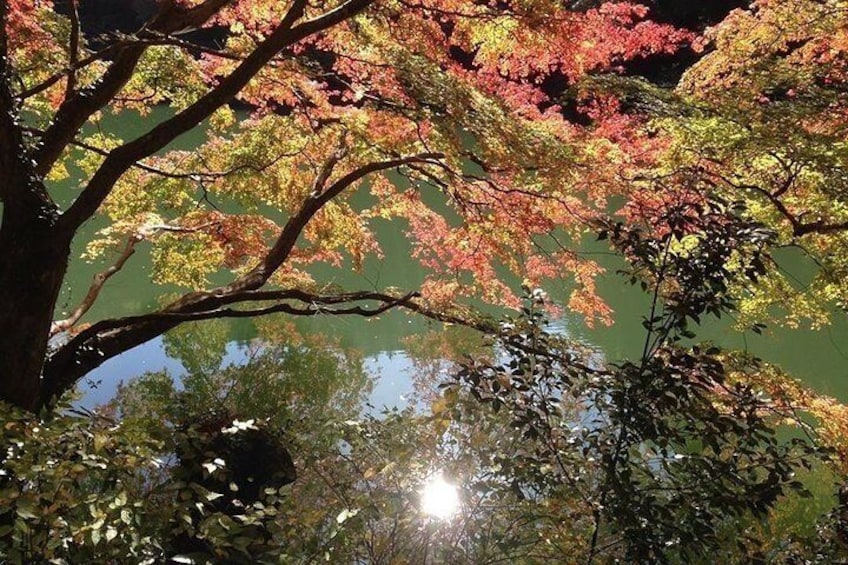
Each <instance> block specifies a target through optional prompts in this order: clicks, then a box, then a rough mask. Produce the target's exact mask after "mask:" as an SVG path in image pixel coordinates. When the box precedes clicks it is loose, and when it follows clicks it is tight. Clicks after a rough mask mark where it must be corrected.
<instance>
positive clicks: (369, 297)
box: [42, 291, 418, 403]
mask: <svg viewBox="0 0 848 565" xmlns="http://www.w3.org/2000/svg"><path fill="white" fill-rule="evenodd" d="M287 294H289V296H287ZM278 296H279V297H280V298H281V299H282V298H288V299H289V300H294V301H296V302H300V303H303V304H305V306H296V305H294V304H291V303H287V302H282V301H280V302H278V303H277V304H273V305H270V306H265V307H260V308H252V309H243V310H242V309H234V308H227V307H218V308H214V309H211V310H201V311H194V312H167V311H160V312H155V313H152V314H147V315H142V316H133V317H127V318H120V319H115V320H104V321H102V322H98V323H96V324H94V325H92V326H90V327H88V328H86V329H85V330H83V331H81V332H80V333H79V334H77V335H76V336H75V337H74V338H72V339H71V341H70V342H68V343H67V344H66V345H65V346H63V347H62V348H60V349H59V350H58V351H56V352H55V353H54V354H53V355H52V356H51V357H50V358H49V359H48V361H47V364H46V366H45V370H44V378H43V388H42V402H43V403H48V402H50V401H51V400H52V399H56V398H58V397H59V396H61V395H62V394H63V393H64V392H65V391H67V390H68V389H70V388H72V387H73V386H74V384H76V382H77V380H78V379H80V378H81V377H82V376H83V375H85V374H86V373H88V372H89V371H91V370H92V369H94V368H95V367H97V366H99V365H100V364H102V363H103V362H104V361H106V360H107V359H110V358H112V357H114V356H116V355H118V354H120V353H123V352H124V351H127V350H128V349H130V348H132V347H134V346H136V345H139V344H141V343H144V342H146V341H149V340H150V339H153V338H154V337H157V336H159V335H161V334H163V333H165V332H166V331H167V330H169V329H171V328H174V327H176V326H178V325H180V324H182V323H184V322H189V321H198V320H209V319H214V318H243V317H254V316H261V315H267V314H273V313H288V314H291V315H298V316H315V315H319V314H331V315H357V316H366V317H370V316H376V315H379V314H381V313H383V312H386V311H387V310H389V309H391V308H395V307H398V306H407V305H409V304H411V303H412V300H413V298H415V297H416V296H418V295H417V293H414V292H413V293H408V294H405V295H402V296H394V295H390V294H383V293H377V292H361V293H349V294H343V295H332V296H321V295H309V294H306V293H302V292H300V291H291V292H290V293H289V292H288V291H280V292H279V293H278ZM361 301H376V302H378V303H379V304H378V305H376V306H374V307H371V308H369V307H364V306H361V305H353V306H348V307H335V308H333V307H329V306H327V305H329V304H352V303H355V302H361ZM239 302H240V301H239Z"/></svg>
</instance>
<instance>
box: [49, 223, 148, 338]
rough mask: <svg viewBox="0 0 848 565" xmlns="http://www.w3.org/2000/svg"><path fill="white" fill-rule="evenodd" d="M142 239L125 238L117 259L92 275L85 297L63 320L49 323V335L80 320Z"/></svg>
mask: <svg viewBox="0 0 848 565" xmlns="http://www.w3.org/2000/svg"><path fill="white" fill-rule="evenodd" d="M142 239H144V238H143V237H142V236H141V235H132V236H130V237H129V238H128V239H127V244H126V246H125V247H124V250H123V251H122V252H121V255H120V256H119V257H118V260H117V261H115V263H114V264H112V265H111V266H110V267H109V268H108V269H106V270H105V271H102V272H100V273H97V274H96V275H94V280H92V282H91V286H90V287H88V292H87V293H86V294H85V298H83V299H82V302H80V304H79V305H78V306H77V307H76V308H74V311H73V312H71V315H70V316H68V317H67V318H65V319H64V320H58V321H56V322H53V323H52V324H51V325H50V334H49V337H53V336H55V335H57V334H59V333H61V332H64V331H67V330H69V329H70V328H72V327H74V325H75V324H76V323H77V322H79V321H80V318H82V317H83V316H84V315H85V314H86V312H88V311H89V310H90V309H91V307H92V306H93V305H94V303H95V302H96V301H97V298H98V297H99V296H100V291H101V290H103V286H104V285H105V284H106V281H108V280H109V279H110V278H112V276H114V275H115V274H116V273H118V271H120V270H121V269H122V268H123V267H124V264H126V262H127V260H129V258H130V257H132V255H133V253H135V246H136V244H137V243H138V242H139V241H141V240H142Z"/></svg>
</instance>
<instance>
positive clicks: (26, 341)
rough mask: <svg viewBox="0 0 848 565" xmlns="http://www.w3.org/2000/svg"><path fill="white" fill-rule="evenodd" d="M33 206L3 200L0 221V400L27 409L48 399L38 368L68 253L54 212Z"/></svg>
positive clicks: (68, 250)
mask: <svg viewBox="0 0 848 565" xmlns="http://www.w3.org/2000/svg"><path fill="white" fill-rule="evenodd" d="M22 208H23V209H22ZM39 208H40V209H38V211H36V212H32V211H31V210H32V208H30V207H19V206H16V205H15V203H7V204H6V206H5V207H4V209H3V220H2V225H0V328H2V331H3V335H2V337H0V399H2V400H5V401H6V402H9V403H11V404H14V405H16V406H19V407H21V408H25V409H27V410H33V411H35V410H38V409H40V408H41V407H42V406H43V405H44V403H45V402H47V401H48V400H49V399H47V398H43V396H44V395H43V393H42V381H41V371H42V367H43V365H44V359H45V354H46V352H47V341H48V333H49V331H50V323H51V321H52V320H53V311H54V308H55V305H56V300H57V298H58V296H59V293H60V291H61V289H62V280H63V279H64V276H65V271H66V270H67V266H68V258H69V255H70V238H67V237H62V236H61V235H60V234H59V233H58V232H57V230H56V229H55V225H56V219H57V215H56V212H55V211H54V210H53V209H51V208H50V207H48V206H43V207H39Z"/></svg>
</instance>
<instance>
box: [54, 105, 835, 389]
mask: <svg viewBox="0 0 848 565" xmlns="http://www.w3.org/2000/svg"><path fill="white" fill-rule="evenodd" d="M164 112H165V110H162V113H161V114H160V115H159V116H160V117H161V116H163V115H165V114H164ZM156 117H157V113H154V115H153V117H152V119H156ZM104 121H105V122H106V123H105V125H104V127H106V128H107V129H112V130H114V131H117V132H119V135H122V136H124V137H125V138H128V137H132V136H134V135H137V134H139V133H141V132H143V131H144V130H146V129H147V128H149V127H150V121H149V120H142V119H139V118H137V117H135V116H133V117H131V118H128V117H127V116H126V114H124V115H122V116H121V117H120V119H119V118H118V117H114V116H113V117H107V118H106V119H105V120H104ZM202 135H203V133H202V132H201V131H194V132H192V133H191V134H190V135H187V136H184V137H183V138H181V139H180V142H179V144H178V145H177V147H179V148H183V149H190V148H191V147H193V146H196V145H197V144H198V143H199V141H200V136H202ZM60 190H61V194H60V195H58V198H59V200H60V202H65V203H66V202H68V201H70V199H71V198H73V194H74V192H75V188H74V186H73V183H72V182H68V183H65V184H64V185H63V186H62V187H60ZM362 198H365V197H364V196H363V197H362ZM362 202H363V203H364V202H365V200H363V201H362ZM381 222H382V223H381V224H380V225H378V226H377V228H376V231H377V233H378V238H379V241H380V242H381V244H382V246H383V250H384V254H385V257H384V259H383V260H377V259H375V258H371V259H370V260H368V261H366V263H365V266H364V268H363V270H362V272H361V273H356V272H353V271H352V270H349V269H335V268H331V267H329V266H319V267H317V268H316V269H314V274H315V275H316V280H319V281H322V282H335V283H337V284H339V285H340V286H342V287H343V288H345V289H347V290H363V289H374V288H384V287H387V286H394V287H397V288H400V289H403V290H414V289H415V288H417V287H418V285H419V284H420V283H421V281H422V280H423V278H424V271H423V269H422V268H421V267H420V266H419V265H418V264H417V263H415V262H414V261H413V260H412V259H411V258H410V246H409V244H408V242H407V241H406V238H405V236H404V232H403V226H400V225H397V224H390V223H388V222H386V221H381ZM105 225H106V223H105V222H104V220H102V219H96V220H92V221H91V222H89V224H87V225H86V226H85V227H84V230H83V231H82V233H81V234H80V237H78V238H77V241H75V249H74V257H77V258H78V257H79V256H80V254H81V253H82V251H83V249H84V245H85V242H86V241H87V240H88V239H89V238H90V237H91V236H92V235H93V234H94V233H95V232H96V231H97V230H99V229H101V228H102V227H104V226H105ZM583 247H584V249H583V251H585V252H586V253H588V254H595V255H594V256H593V258H595V259H596V260H598V261H599V262H600V263H601V264H602V265H604V266H605V267H607V269H608V272H607V274H606V275H604V276H603V277H602V279H601V281H600V283H599V289H600V293H601V295H602V296H603V297H604V298H605V299H606V300H607V302H608V303H609V304H610V306H611V307H612V308H613V309H614V310H615V313H616V314H615V320H616V323H615V324H614V325H613V326H611V327H598V328H594V329H589V328H587V327H586V326H585V325H584V324H583V323H582V321H581V320H580V319H579V318H574V317H570V316H568V314H566V315H565V316H564V317H563V318H561V319H559V320H557V321H556V322H555V323H554V324H553V326H554V329H555V330H556V331H560V332H564V333H565V334H567V335H568V336H570V337H571V338H573V339H575V340H578V341H580V342H582V343H584V344H586V345H588V346H589V347H591V348H593V349H595V350H597V351H598V352H599V353H601V354H602V355H604V356H605V357H606V358H607V359H610V360H618V359H622V358H624V357H628V356H629V357H635V356H637V355H638V354H639V353H640V351H641V347H642V344H643V340H644V330H643V329H642V327H641V319H642V316H643V315H645V314H646V313H647V311H648V309H649V299H648V296H647V295H645V294H644V293H642V292H641V291H640V290H639V289H638V287H632V286H629V285H626V284H625V281H624V279H623V278H622V277H620V276H618V275H616V274H615V272H614V271H615V269H617V268H619V267H620V266H621V265H622V263H621V260H620V258H617V257H614V256H611V255H609V254H608V253H605V252H604V250H605V248H604V247H603V246H601V245H600V244H597V243H594V242H587V243H586V244H585V245H584V246H583ZM146 250H147V246H146V245H145V244H142V245H140V246H139V252H138V253H136V255H135V256H134V257H133V258H132V259H131V260H130V261H129V262H128V263H127V265H126V266H125V267H124V269H123V270H122V271H121V272H119V273H118V274H116V275H115V276H114V277H112V278H111V279H110V280H109V281H108V283H107V285H106V287H105V288H104V290H103V293H102V295H101V297H100V299H99V300H98V302H97V303H96V304H95V306H94V307H93V308H92V309H91V311H90V312H89V313H88V314H87V315H86V317H85V318H84V319H83V321H84V322H86V321H88V322H90V321H95V320H98V319H101V318H103V317H114V316H122V315H131V314H139V313H143V312H146V311H149V310H150V309H152V308H154V307H155V306H156V305H157V300H158V299H159V297H161V296H162V295H163V294H168V293H177V292H181V289H177V288H174V287H167V286H155V285H153V284H152V283H151V282H150V272H151V263H150V259H149V256H148V254H147V252H146ZM778 260H779V262H780V264H781V267H782V268H783V269H784V270H785V271H786V272H788V273H789V274H790V275H791V276H792V277H793V278H795V279H796V280H799V281H803V280H805V279H808V278H809V276H810V274H811V272H812V271H811V270H812V266H811V265H809V264H807V262H806V261H805V260H804V258H803V257H801V256H800V254H793V253H783V254H781V255H780V256H779V257H778ZM109 261H110V258H109V257H106V258H105V259H104V260H101V261H98V262H95V263H87V262H84V261H82V260H79V259H77V260H75V261H74V262H73V263H72V265H71V268H70V271H69V273H68V278H67V283H68V284H67V288H66V289H65V292H64V294H63V296H62V297H61V298H60V301H59V304H58V305H57V310H59V312H60V313H61V312H62V311H65V310H68V309H70V308H73V307H74V306H75V305H76V304H77V303H78V302H79V301H80V300H81V298H82V297H83V296H84V294H85V292H86V290H87V288H88V286H89V284H90V282H91V279H92V277H93V276H94V274H95V273H97V272H99V271H101V270H103V269H104V268H105V266H106V265H107V264H109ZM225 280H227V279H226V276H225V275H224V274H222V278H221V279H220V280H219V281H217V282H224V281H225ZM546 290H548V291H549V292H550V293H551V296H552V297H554V298H555V299H556V298H558V297H564V296H565V295H566V293H567V288H566V287H565V285H564V284H563V283H560V284H559V285H554V286H553V287H551V288H548V289H546ZM59 315H61V314H59ZM277 320H279V321H280V323H282V322H283V320H284V319H282V318H277ZM296 325H297V328H298V330H299V331H300V332H301V333H304V334H309V333H321V334H323V335H325V336H328V337H329V338H330V339H332V340H334V341H337V342H338V344H339V345H340V346H341V347H344V348H354V349H356V350H358V351H360V352H361V353H362V355H363V356H364V360H365V364H366V367H367V368H368V371H369V372H370V373H371V374H372V375H373V376H374V377H375V382H376V385H375V389H374V391H373V393H372V397H371V399H372V403H374V404H375V405H378V406H379V405H381V404H386V405H390V406H392V405H403V404H404V403H405V402H406V399H407V398H408V395H409V393H410V392H411V389H412V380H411V375H412V372H413V371H414V370H415V368H414V364H413V360H412V359H411V358H410V355H408V348H407V343H408V341H407V339H408V338H411V337H412V336H417V335H421V334H422V333H424V332H426V331H428V330H429V329H431V328H434V327H436V326H437V324H433V323H431V322H428V321H426V320H424V319H422V318H420V317H415V316H410V315H407V314H405V313H401V312H389V313H387V314H385V315H383V316H380V317H379V318H378V319H374V320H364V319H362V318H358V317H350V318H344V317H322V318H318V319H316V318H311V319H299V320H297V321H296ZM203 333H204V332H202V331H199V330H198V334H197V335H198V338H201V336H202V334H203ZM256 336H257V332H256V328H255V326H254V324H253V323H251V322H250V321H244V320H242V321H237V322H227V326H226V331H225V335H223V336H221V337H220V338H219V341H220V343H216V344H214V347H217V348H218V350H219V351H218V353H219V355H220V357H221V362H222V363H225V364H231V363H235V364H239V363H243V362H244V360H245V359H246V351H247V348H248V345H249V344H250V343H251V342H252V340H254V339H255V338H256ZM698 339H703V340H710V341H712V342H714V343H715V344H717V345H720V346H723V347H726V348H732V349H745V350H748V351H749V352H751V353H753V354H755V355H757V356H759V357H761V358H762V359H764V360H766V361H769V362H772V363H775V364H777V365H779V366H780V367H782V368H783V369H785V370H786V371H787V372H789V373H790V374H792V375H793V376H795V377H796V378H798V379H801V380H802V381H803V382H804V383H806V384H808V385H809V386H810V387H812V388H813V389H815V390H816V391H818V392H820V393H823V394H827V395H830V396H834V397H836V398H837V399H839V400H841V401H843V402H848V317H846V316H845V314H844V313H841V312H837V313H835V314H834V320H833V323H832V325H830V326H828V327H825V328H824V329H822V330H818V331H813V330H809V329H790V328H781V327H769V328H767V329H766V331H765V332H764V333H763V335H757V334H754V333H753V332H738V331H736V330H734V329H733V327H732V323H731V322H730V321H729V320H707V321H705V323H704V326H703V327H702V328H701V329H700V331H699V332H698ZM172 353H173V352H172ZM178 357H179V356H178V355H173V354H172V355H169V354H168V352H166V351H165V347H164V345H163V341H162V339H157V340H154V341H151V342H149V343H146V344H144V345H141V346H139V347H137V348H135V349H133V350H132V351H129V352H127V353H125V354H123V355H121V356H119V357H117V358H115V359H112V360H110V361H109V362H107V363H105V364H104V365H102V366H101V367H100V368H98V369H97V370H96V371H94V372H93V373H92V374H91V375H89V378H88V379H87V380H86V382H85V383H83V385H84V386H83V388H84V390H85V399H84V404H86V405H89V406H91V405H94V404H97V403H100V402H104V401H106V400H108V399H109V398H111V396H112V395H113V393H114V390H115V388H116V386H117V384H118V383H119V382H121V381H122V380H128V379H130V378H132V377H134V376H137V375H140V374H142V373H144V372H146V371H154V370H161V369H167V370H169V371H170V372H171V373H172V374H174V375H175V376H179V375H181V374H183V373H184V368H183V366H182V364H181V362H180V360H179V358H178Z"/></svg>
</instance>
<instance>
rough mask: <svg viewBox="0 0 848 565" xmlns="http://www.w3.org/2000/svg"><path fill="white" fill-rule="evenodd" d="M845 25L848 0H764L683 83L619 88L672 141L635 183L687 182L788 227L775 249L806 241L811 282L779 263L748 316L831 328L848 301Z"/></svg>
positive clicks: (727, 28)
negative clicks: (831, 319) (847, 279)
mask: <svg viewBox="0 0 848 565" xmlns="http://www.w3.org/2000/svg"><path fill="white" fill-rule="evenodd" d="M846 22H848V5H846V3H845V2H842V1H838V0H828V1H824V2H814V1H804V0H784V1H759V2H755V3H754V4H753V6H752V7H751V9H749V10H735V11H733V12H731V13H730V14H729V15H728V17H726V18H725V19H724V20H723V21H722V22H721V23H720V24H719V25H717V26H715V27H714V28H711V29H709V30H708V31H707V32H706V33H705V35H704V36H703V37H702V38H700V39H699V40H698V42H697V43H698V44H702V45H705V46H706V45H708V46H709V48H710V52H709V53H707V54H706V55H705V56H704V57H702V58H701V59H700V60H699V61H698V62H697V63H695V64H694V65H692V66H691V67H690V68H688V69H687V70H686V72H685V73H684V74H683V76H682V79H681V80H680V82H679V84H677V86H676V88H675V89H674V90H673V91H662V90H659V89H656V88H653V87H651V86H650V85H647V84H645V83H638V82H631V83H630V84H629V85H627V86H625V85H623V84H620V85H618V87H616V88H620V90H619V91H618V93H619V96H618V98H617V99H616V102H617V103H619V104H621V105H622V106H630V107H631V110H628V111H634V110H635V112H636V113H638V114H640V115H642V116H646V117H647V119H646V120H645V121H644V122H643V123H644V125H645V127H646V128H648V129H649V130H651V131H652V132H653V133H652V134H653V135H656V136H659V137H662V138H663V139H664V140H665V142H666V147H665V148H664V149H663V150H661V151H660V152H658V153H656V154H655V155H654V157H655V158H654V159H652V160H651V166H650V167H647V168H644V169H642V170H641V171H638V172H634V173H633V175H632V178H633V180H634V183H633V186H632V190H634V191H636V192H643V193H644V194H647V195H650V194H651V193H652V194H654V195H656V194H666V195H669V194H673V193H675V192H677V193H679V192H680V191H681V189H682V188H683V187H686V189H687V190H688V191H689V192H694V193H696V194H720V195H723V196H724V197H726V198H729V199H731V200H734V201H739V202H741V203H743V204H744V206H745V213H746V214H747V215H748V216H749V217H751V218H754V219H757V220H759V221H761V222H763V223H764V224H765V225H767V226H769V227H770V228H772V229H774V230H775V231H776V232H777V234H778V236H779V237H778V239H777V241H776V242H775V245H774V248H780V247H783V248H785V247H792V248H796V249H797V250H799V251H800V252H801V254H803V256H805V257H807V258H808V259H809V260H810V263H811V264H815V269H814V271H815V273H814V275H813V276H812V277H811V280H810V281H796V280H793V279H792V277H791V276H790V275H788V274H787V273H786V272H784V271H783V270H782V269H780V266H779V265H778V264H776V263H774V262H773V261H772V263H771V267H770V268H769V273H768V274H767V276H766V277H764V278H763V279H761V280H760V281H758V284H757V285H754V286H751V287H749V288H748V289H747V296H746V297H745V298H744V299H743V300H742V302H741V303H740V314H741V316H740V323H741V324H743V325H750V324H753V323H757V322H763V321H777V322H778V323H783V324H787V325H790V326H794V327H797V326H799V325H801V324H804V323H806V324H809V325H810V326H812V327H821V326H823V325H825V324H827V323H828V319H829V316H830V311H831V310H832V309H834V307H836V309H838V310H842V311H845V309H846V306H848V300H846V299H848V296H846V291H848V287H846V285H845V284H844V280H845V274H846V273H847V272H848V271H847V270H846V269H848V257H846V255H845V253H844V250H845V249H846V242H848V239H846V238H848V208H846V205H848V185H846V178H848V177H846V169H848V153H846V144H845V135H846V131H847V130H846V126H848V122H846V119H845V118H846V115H848V114H846V112H848V94H846V92H845V86H844V85H845V80H846V76H848V75H846V73H848V26H847V25H846ZM631 201H632V202H636V203H642V204H644V203H646V202H647V203H651V202H653V204H655V205H656V204H659V203H661V202H662V201H663V200H662V197H657V196H653V197H650V196H649V198H641V199H640V198H633V199H631ZM634 212H635V210H634ZM637 214H638V212H637ZM838 310H837V311H838ZM775 314H776V315H775Z"/></svg>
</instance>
